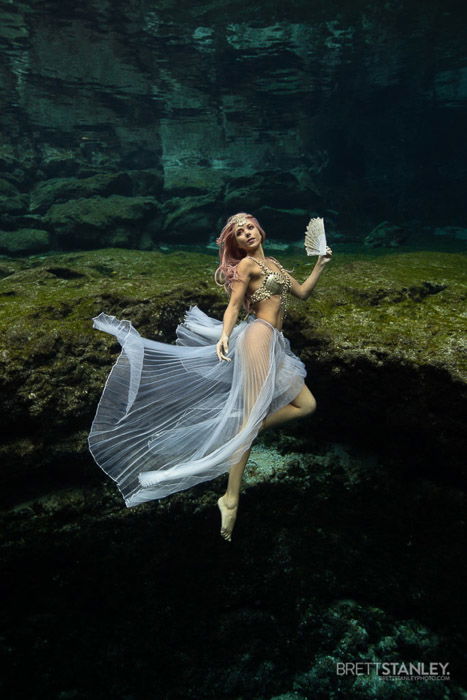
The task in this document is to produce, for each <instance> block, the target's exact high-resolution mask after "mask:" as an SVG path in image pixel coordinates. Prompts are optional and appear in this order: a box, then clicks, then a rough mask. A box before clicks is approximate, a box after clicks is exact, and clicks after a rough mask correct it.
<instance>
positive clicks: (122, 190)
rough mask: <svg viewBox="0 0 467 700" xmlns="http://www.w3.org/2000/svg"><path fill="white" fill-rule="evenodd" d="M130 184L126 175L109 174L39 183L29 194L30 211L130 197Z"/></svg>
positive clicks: (54, 179)
mask: <svg viewBox="0 0 467 700" xmlns="http://www.w3.org/2000/svg"><path fill="white" fill-rule="evenodd" d="M131 190H132V182H131V179H130V177H129V176H128V175H127V174H126V173H110V174H108V175H94V176H93V177H85V178H82V179H79V178H53V179H50V180H45V181H44V182H40V183H39V184H37V185H36V186H35V188H34V189H33V191H32V192H31V201H30V211H31V212H33V213H37V212H45V211H47V210H48V209H50V207H52V206H53V205H54V204H58V203H60V202H68V201H69V200H70V199H82V198H87V197H93V196H95V195H100V196H103V197H107V196H109V195H112V194H120V195H131V194H132V191H131Z"/></svg>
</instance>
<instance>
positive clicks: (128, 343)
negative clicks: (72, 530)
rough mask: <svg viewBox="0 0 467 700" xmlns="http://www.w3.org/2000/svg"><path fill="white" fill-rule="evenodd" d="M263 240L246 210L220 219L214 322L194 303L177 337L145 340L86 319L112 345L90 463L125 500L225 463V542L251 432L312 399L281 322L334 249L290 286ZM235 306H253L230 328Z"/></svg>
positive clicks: (125, 324) (145, 497)
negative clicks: (223, 304) (220, 297)
mask: <svg viewBox="0 0 467 700" xmlns="http://www.w3.org/2000/svg"><path fill="white" fill-rule="evenodd" d="M264 239H265V233H264V231H263V229H262V228H261V226H260V225H259V223H258V221H257V220H256V219H255V218H254V217H253V216H252V215H251V214H245V213H240V214H235V215H234V216H231V217H230V218H229V219H228V221H227V223H226V225H225V226H224V228H223V230H222V232H221V234H220V236H219V238H218V239H217V243H218V245H219V246H220V251H219V256H220V265H219V267H218V269H217V270H216V282H217V283H218V284H219V283H222V284H224V286H225V289H226V291H227V292H228V293H229V294H230V300H229V303H228V306H227V308H226V310H225V312H224V317H223V322H221V321H218V320H217V319H213V318H211V317H209V316H207V315H206V314H205V313H204V312H203V311H201V310H200V309H199V308H198V307H197V306H193V307H191V308H190V309H189V311H188V312H187V313H186V315H185V319H184V322H183V323H181V324H180V325H179V326H178V327H177V330H176V334H177V339H176V344H175V345H170V344H167V343H161V342H158V341H154V340H148V339H147V338H143V337H142V336H140V335H139V333H138V332H137V331H136V330H135V329H134V328H133V326H132V325H131V323H130V322H129V321H119V320H118V319H116V318H115V317H114V316H108V315H106V314H104V313H101V314H100V315H99V316H97V317H96V318H95V319H94V327H95V328H98V329H100V330H103V331H106V332H107V333H111V334H113V335H115V336H116V337H117V339H118V341H119V342H120V344H121V346H122V352H121V354H120V356H119V358H118V360H117V362H116V363H115V365H114V367H113V368H112V371H111V372H110V374H109V377H108V379H107V382H106V385H105V388H104V391H103V394H102V397H101V399H100V402H99V405H98V408H97V412H96V416H95V418H94V421H93V424H92V427H91V431H90V434H89V448H90V450H91V453H92V454H93V457H94V459H95V460H96V462H97V464H98V465H99V466H100V467H101V468H102V469H103V470H104V471H105V472H106V473H107V474H108V475H109V476H110V477H111V478H112V479H113V480H114V481H116V483H117V485H118V488H119V489H120V491H121V493H122V495H123V497H124V499H125V503H126V505H127V506H128V507H132V506H135V505H138V504H139V503H143V502H145V501H149V500H154V499H158V498H163V497H164V496H167V495H169V494H171V493H175V492H177V491H182V490H184V489H188V488H191V487H192V486H194V485H195V484H197V483H200V482H202V481H207V480H210V479H214V478H215V477H217V476H219V475H220V474H223V473H225V472H226V471H229V479H228V485H227V490H226V492H225V494H224V495H223V496H221V497H220V498H219V500H218V502H217V503H218V507H219V510H220V513H221V535H222V537H223V538H224V539H225V540H228V541H230V540H231V538H232V531H233V527H234V524H235V520H236V515H237V509H238V502H239V495H240V484H241V480H242V476H243V471H244V469H245V465H246V463H247V461H248V457H249V454H250V450H251V445H252V443H253V441H254V439H255V438H256V436H257V435H258V433H259V432H260V431H262V430H265V429H267V428H272V427H274V426H277V425H279V424H282V423H285V422H287V421H289V420H292V419H294V418H300V417H303V416H306V415H308V414H310V413H311V412H313V411H314V410H315V408H316V401H315V399H314V397H313V395H312V393H311V392H310V390H309V389H308V387H307V386H306V385H305V384H304V378H305V376H306V370H305V367H304V365H303V363H302V362H301V360H299V358H298V357H296V356H295V355H294V354H293V353H292V352H291V350H290V344H289V342H288V340H287V339H286V338H285V337H284V335H283V334H282V331H281V328H282V323H283V320H284V317H285V314H286V311H287V294H288V293H289V292H290V293H292V294H293V295H294V296H296V297H298V298H299V299H307V298H308V297H309V295H310V294H311V291H312V290H313V288H314V287H315V285H316V283H317V281H318V279H319V277H320V275H321V272H322V270H323V269H324V267H325V265H326V264H327V263H328V262H329V261H330V259H331V256H332V251H331V249H330V248H329V247H328V248H327V252H326V255H321V256H319V258H318V260H317V262H316V264H315V266H314V269H313V271H312V273H311V274H310V276H309V277H308V278H307V279H306V280H305V282H303V284H299V283H298V282H297V281H296V280H295V279H294V278H293V277H291V276H290V274H289V273H288V272H287V271H286V270H284V268H283V267H282V265H280V263H278V262H277V261H276V260H275V259H274V258H267V257H265V255H264V251H263V241H264ZM242 306H244V307H245V308H246V310H247V311H248V312H251V313H250V315H249V316H248V318H247V319H245V320H243V321H241V322H240V323H239V324H237V325H236V323H237V320H238V316H239V313H240V310H241V307H242Z"/></svg>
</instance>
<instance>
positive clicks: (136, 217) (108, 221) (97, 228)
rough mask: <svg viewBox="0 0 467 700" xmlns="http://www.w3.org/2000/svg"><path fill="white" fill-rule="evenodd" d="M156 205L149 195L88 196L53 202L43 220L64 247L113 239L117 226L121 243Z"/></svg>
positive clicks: (126, 239)
mask: <svg viewBox="0 0 467 700" xmlns="http://www.w3.org/2000/svg"><path fill="white" fill-rule="evenodd" d="M158 207H159V205H158V203H157V201H156V200H155V199H153V198H151V197H122V196H120V195H111V196H110V197H90V198H85V199H84V198H83V199H74V200H70V201H69V202H65V203H63V204H54V205H53V206H52V207H50V209H49V210H48V211H47V214H46V215H45V217H44V221H45V222H46V223H47V224H48V225H49V226H51V227H52V229H53V230H54V232H55V233H56V235H57V236H58V238H59V240H62V241H63V244H64V245H66V246H67V247H78V248H83V247H85V246H86V245H88V246H89V244H92V245H102V243H103V242H104V243H105V242H107V241H109V240H112V237H113V235H114V231H113V229H114V228H115V227H116V226H118V227H120V229H121V231H123V232H124V235H123V236H122V238H125V240H120V241H119V243H120V244H121V245H124V244H125V243H126V244H128V243H129V242H130V240H131V233H132V231H134V230H135V229H136V226H137V225H140V224H141V223H142V222H143V221H144V220H145V219H147V218H148V217H149V216H150V215H151V214H154V213H156V212H157V210H158Z"/></svg>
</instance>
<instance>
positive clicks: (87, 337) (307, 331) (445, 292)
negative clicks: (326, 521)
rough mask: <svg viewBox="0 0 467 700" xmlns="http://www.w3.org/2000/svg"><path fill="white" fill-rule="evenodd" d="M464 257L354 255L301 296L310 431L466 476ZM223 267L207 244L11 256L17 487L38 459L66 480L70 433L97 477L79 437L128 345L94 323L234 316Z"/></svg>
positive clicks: (171, 324)
mask: <svg viewBox="0 0 467 700" xmlns="http://www.w3.org/2000/svg"><path fill="white" fill-rule="evenodd" d="M109 199H110V198H109ZM56 206H62V205H56ZM117 228H118V227H117ZM146 244H147V245H148V247H149V246H150V241H149V240H148V241H147V243H146ZM278 255H279V258H280V260H281V262H282V263H283V264H284V265H285V267H287V268H288V269H293V275H294V277H296V279H298V280H304V279H305V278H306V276H307V275H308V274H309V273H310V270H311V266H310V261H309V260H308V259H307V258H306V256H304V255H303V254H301V255H297V256H291V255H284V254H278ZM370 255H374V257H370ZM463 263H464V261H463V257H462V256H461V255H456V254H452V253H449V254H443V253H438V252H433V253H427V252H413V253H397V252H394V251H392V252H391V253H390V254H388V255H381V254H378V255H375V254H369V253H364V252H362V253H360V254H358V255H357V254H350V253H347V254H346V253H341V254H340V255H339V257H336V259H335V260H334V261H333V263H332V267H331V266H329V267H328V268H327V269H326V271H325V273H324V274H323V276H322V279H321V280H320V283H319V285H318V287H317V288H316V289H315V290H314V292H313V294H312V295H311V297H310V299H308V300H307V301H306V302H303V301H299V300H294V299H292V300H291V303H290V314H289V317H288V319H287V320H286V324H285V328H284V331H285V335H286V336H287V337H288V338H289V339H290V341H291V345H292V348H293V350H294V351H295V352H296V353H297V354H298V355H300V356H301V358H302V360H303V361H304V362H305V364H306V366H307V370H308V380H307V383H308V385H309V386H310V388H311V390H312V391H313V393H314V394H315V396H316V397H317V402H318V407H319V408H318V411H317V412H316V414H314V415H313V431H311V432H310V433H309V439H310V440H312V441H313V440H314V437H313V436H314V435H318V434H320V433H325V434H326V435H329V434H334V435H336V436H337V435H339V436H340V437H341V439H342V440H346V441H348V442H349V443H352V444H354V443H355V444H359V445H364V446H365V445H366V446H370V445H372V446H373V449H375V450H378V451H383V452H387V453H388V454H394V455H396V456H397V455H398V454H400V455H405V456H407V455H410V462H411V470H412V473H413V474H425V475H427V474H429V475H430V476H431V477H432V478H435V479H444V480H447V481H448V482H450V483H453V484H454V483H457V482H458V481H459V480H460V479H462V478H464V476H465V474H464V472H465V464H464V462H465V460H464V447H463V439H462V435H463V425H462V415H463V408H462V407H463V406H464V401H465V374H466V372H465V359H464V353H463V334H464V328H463V322H462V318H461V317H460V315H459V313H458V309H459V305H460V304H461V303H462V298H463V294H464V290H463V283H462V275H463ZM216 266H217V259H216V257H215V256H213V255H207V254H201V253H194V252H188V251H173V252H167V253H164V252H142V251H132V250H112V249H103V250H96V251H91V252H86V253H79V252H75V253H68V254H61V255H47V256H45V257H44V258H39V257H32V258H29V259H28V258H26V259H23V260H21V259H17V260H13V259H12V260H9V261H8V264H7V262H4V264H3V267H5V270H6V272H5V275H6V276H5V277H4V279H3V280H2V281H1V283H0V294H1V295H2V302H3V303H2V306H1V316H0V325H1V328H0V330H1V332H0V356H2V357H3V365H2V366H1V368H0V385H1V388H2V392H1V397H2V398H1V399H0V402H1V403H0V408H1V409H2V414H3V416H4V419H3V431H4V435H5V443H4V445H3V454H4V460H3V461H4V467H3V469H4V471H3V474H4V478H5V479H6V480H7V481H8V482H11V483H12V485H13V483H17V479H18V478H22V477H21V475H22V474H23V473H26V472H27V471H28V469H30V468H31V465H33V464H34V465H35V467H34V469H35V471H37V473H38V474H39V473H40V472H41V470H42V469H45V470H48V469H49V468H52V465H55V466H54V467H53V469H54V470H58V472H57V473H58V474H61V476H59V477H58V481H60V479H61V478H64V476H65V472H64V471H62V467H61V466H60V465H59V464H58V463H55V461H54V460H55V458H54V457H52V453H51V445H53V444H54V443H55V442H56V441H57V440H58V441H59V442H60V445H61V447H60V450H61V453H62V454H65V453H66V450H67V449H68V448H66V444H67V440H68V437H67V436H69V440H70V442H69V444H70V448H69V450H70V451H69V453H68V456H67V457H66V460H70V459H71V460H72V462H73V463H76V464H77V465H78V466H77V467H76V468H77V469H78V470H79V471H80V470H82V468H83V465H86V467H85V474H84V473H83V474H81V476H80V479H85V480H86V479H87V478H88V476H89V475H90V474H94V475H95V473H94V471H93V464H92V462H91V458H90V456H89V455H88V454H87V446H86V443H85V440H84V441H83V442H80V441H81V440H82V438H81V437H78V436H79V435H83V436H84V435H85V431H86V429H87V428H89V425H90V423H91V420H92V417H93V414H94V411H95V407H96V404H97V401H98V398H99V396H100V393H101V391H102V388H103V385H104V382H105V377H106V375H107V373H108V371H109V369H110V367H111V365H112V361H113V359H114V357H115V354H114V353H115V352H116V351H117V350H118V345H117V344H116V343H115V342H113V341H112V340H111V339H109V338H107V337H105V336H103V334H100V333H98V332H97V331H95V330H93V329H92V323H91V318H92V317H93V316H95V315H97V314H98V313H100V312H101V311H105V312H106V313H109V314H113V315H116V316H117V317H122V318H128V319H130V320H131V321H132V322H133V324H134V326H135V327H136V328H137V329H138V331H139V332H140V333H141V334H142V335H145V336H147V337H152V338H155V339H160V340H163V341H164V342H173V341H174V337H175V335H174V334H175V327H176V325H177V323H178V322H179V321H180V320H181V319H182V318H183V315H184V313H185V311H186V310H187V308H188V307H189V306H190V305H191V304H198V305H199V306H200V308H202V309H203V310H204V311H206V312H207V313H209V314H211V315H213V316H215V317H217V318H221V317H222V314H223V311H224V308H225V305H226V297H225V295H224V293H223V290H221V289H219V288H218V287H217V286H216V284H215V283H214V280H213V279H212V276H213V273H214V270H215V268H216ZM64 386H66V390H65V391H64V390H63V387H64ZM336 397H338V398H336ZM290 430H291V431H292V433H293V428H291V429H290ZM31 436H32V438H31ZM25 437H28V439H32V440H33V444H34V445H35V448H34V449H32V451H31V452H30V453H28V454H27V455H25V456H23V457H21V460H20V463H19V462H18V460H19V457H18V455H17V454H16V449H17V447H16V446H15V445H17V444H20V443H18V442H17V441H21V440H23V439H24V438H25ZM71 445H73V448H71ZM77 445H79V447H77ZM28 455H29V456H28ZM404 459H405V457H404ZM438 460H442V463H443V469H442V470H440V469H439V467H438ZM39 465H40V466H39ZM63 468H64V467H63ZM12 487H13V486H12Z"/></svg>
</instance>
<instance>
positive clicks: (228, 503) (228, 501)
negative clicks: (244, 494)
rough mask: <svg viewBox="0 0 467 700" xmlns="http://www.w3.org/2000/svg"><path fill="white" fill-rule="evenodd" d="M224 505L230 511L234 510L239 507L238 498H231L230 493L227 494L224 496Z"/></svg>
mask: <svg viewBox="0 0 467 700" xmlns="http://www.w3.org/2000/svg"><path fill="white" fill-rule="evenodd" d="M222 503H223V505H224V506H225V507H226V508H228V509H229V510H233V509H234V508H236V507H237V506H238V498H236V497H235V496H231V495H230V494H228V493H225V494H224V495H223V496H222Z"/></svg>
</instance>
